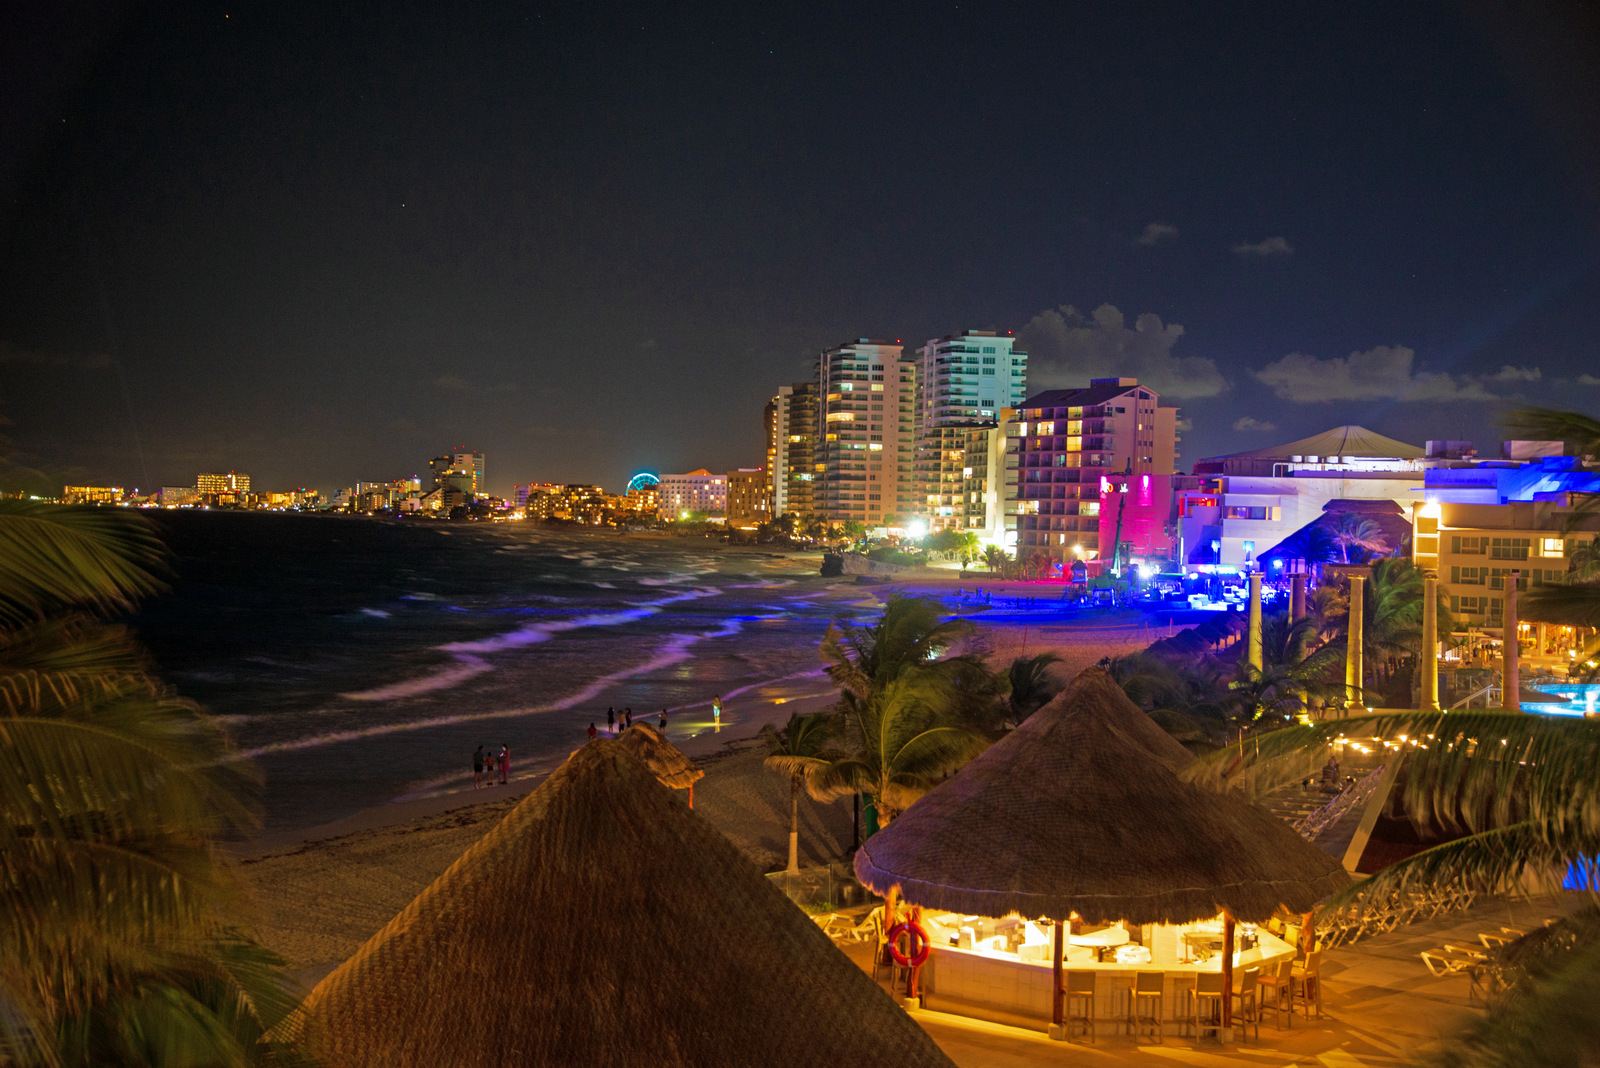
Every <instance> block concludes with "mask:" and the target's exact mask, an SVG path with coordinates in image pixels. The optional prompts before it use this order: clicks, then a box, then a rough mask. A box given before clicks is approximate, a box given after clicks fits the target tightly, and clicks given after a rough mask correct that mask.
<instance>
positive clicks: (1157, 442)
mask: <svg viewBox="0 0 1600 1068" xmlns="http://www.w3.org/2000/svg"><path fill="white" fill-rule="evenodd" d="M1159 401H1160V398H1159V397H1158V396H1157V394H1156V392H1155V391H1154V390H1152V389H1150V388H1149V387H1147V386H1141V385H1139V380H1138V379H1136V378H1096V379H1092V380H1090V383H1089V386H1088V388H1087V389H1053V390H1048V391H1046V392H1043V393H1036V394H1034V395H1033V396H1031V397H1029V398H1028V399H1027V400H1025V401H1023V402H1022V405H1021V408H1020V411H1019V412H1018V421H1017V423H1016V424H1015V428H1014V429H1013V430H1012V434H1013V437H1012V438H1011V441H1012V442H1013V445H1012V458H1013V459H1014V460H1015V463H1016V472H1015V476H1016V479H1017V481H1016V483H1015V485H1016V496H1017V503H1016V509H1017V513H1018V514H1017V552H1018V554H1022V553H1026V552H1028V551H1029V550H1036V551H1040V550H1042V551H1044V552H1045V553H1047V554H1048V555H1049V556H1050V557H1051V559H1053V560H1056V561H1061V562H1066V561H1070V560H1072V559H1074V558H1079V559H1083V560H1094V559H1096V558H1102V557H1103V558H1105V559H1106V560H1109V559H1110V558H1111V553H1112V550H1113V549H1114V546H1113V544H1112V542H1113V540H1114V539H1115V538H1116V536H1117V535H1116V533H1115V527H1114V523H1115V518H1114V517H1112V516H1109V515H1102V514H1101V510H1102V509H1101V506H1102V502H1103V501H1108V500H1109V501H1112V502H1113V503H1114V505H1115V507H1116V508H1117V509H1118V510H1119V514H1120V510H1122V509H1124V508H1128V507H1129V505H1128V504H1127V503H1126V502H1127V501H1128V499H1129V492H1130V490H1129V486H1130V484H1131V485H1132V486H1133V487H1134V489H1135V490H1137V489H1138V488H1140V487H1144V484H1145V483H1147V482H1159V481H1161V480H1163V479H1170V476H1171V475H1172V474H1173V472H1174V468H1175V465H1176V463H1177V414H1178V409H1176V408H1163V407H1161V406H1160V403H1159ZM1146 476H1148V478H1146ZM1166 485H1167V492H1166V493H1165V494H1162V493H1160V492H1152V493H1150V494H1149V496H1150V499H1151V501H1152V502H1154V503H1152V505H1151V507H1159V509H1161V510H1164V509H1166V508H1167V507H1168V502H1169V501H1170V481H1168V482H1167V484H1166ZM1145 488H1151V489H1154V488H1156V487H1145ZM1129 518H1131V516H1130V517H1129Z"/></svg>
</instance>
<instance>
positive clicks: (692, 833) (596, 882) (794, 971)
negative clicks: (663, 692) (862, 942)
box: [285, 726, 952, 1068]
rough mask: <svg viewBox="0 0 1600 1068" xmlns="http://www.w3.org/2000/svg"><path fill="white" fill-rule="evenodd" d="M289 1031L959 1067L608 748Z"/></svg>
mask: <svg viewBox="0 0 1600 1068" xmlns="http://www.w3.org/2000/svg"><path fill="white" fill-rule="evenodd" d="M634 729H635V730H637V729H638V728H637V726H635V728H634ZM285 1030H286V1031H288V1032H290V1033H295V1032H298V1033H299V1034H300V1035H302V1036H303V1037H304V1038H305V1039H306V1041H307V1046H308V1048H309V1051H310V1052H311V1053H312V1054H313V1055H315V1056H316V1057H317V1059H318V1062H319V1063H321V1064H322V1065H324V1066H325V1068H368V1066H370V1068H379V1066H383V1068H435V1066H443V1065H462V1066H472V1068H476V1066H478V1065H505V1066H510V1065H516V1066H519V1068H521V1066H541V1065H563V1066H564V1065H580V1064H581V1065H587V1064H608V1065H609V1064H617V1065H650V1066H652V1068H655V1066H664V1068H691V1066H693V1068H717V1066H719V1065H739V1066H745V1065H816V1066H818V1068H823V1066H827V1068H833V1066H836V1065H908V1066H913V1068H923V1066H926V1068H952V1066H951V1063H950V1060H949V1059H948V1058H947V1057H946V1056H945V1055H944V1054H943V1053H941V1052H940V1051H939V1048H938V1047H937V1046H935V1045H934V1043H933V1040H932V1039H930V1038H929V1037H928V1035H927V1033H926V1032H924V1031H923V1030H922V1029H921V1028H920V1027H918V1026H917V1024H916V1023H915V1022H914V1021H913V1020H912V1019H911V1018H910V1017H909V1016H907V1015H906V1014H905V1012H903V1011H902V1010H901V1009H900V1007H899V1006H898V1005H896V1004H895V1003H894V1001H893V1000H892V999H891V998H890V997H889V995H888V994H886V993H884V991H883V990H882V989H880V988H879V987H878V985H877V984H876V983H874V982H873V981H872V979H871V978H870V977H869V976H868V975H867V974H866V973H865V972H863V971H862V970H861V969H860V968H859V967H857V966H856V965H855V964H853V963H852V962H851V961H850V959H849V958H848V957H846V956H845V955H844V954H842V953H840V952H839V950H838V949H837V948H836V947H835V946H834V945H833V943H832V942H831V941H830V940H829V939H828V937H827V935H825V934H823V933H822V931H821V930H820V929H819V928H818V927H817V925H816V924H815V923H813V922H811V919H810V918H809V917H808V916H806V914H805V913H804V912H802V911H801V910H800V909H798V908H796V907H795V906H794V904H793V903H792V902H790V901H789V899H788V898H787V897H785V896H784V894H783V892H782V891H781V890H779V889H778V888H777V887H775V886H774V885H772V883H771V882H769V881H768V880H767V879H766V878H765V877H764V876H763V875H762V874H761V872H760V871H758V870H757V869H756V867H755V865H753V864H752V863H750V861H749V860H747V859H746V858H745V857H744V856H742V855H741V854H740V853H739V851H738V850H737V849H735V848H734V846H733V845H732V843H730V842H729V841H728V840H727V838H725V837H723V835H722V834H721V833H720V832H718V831H717V830H716V828H714V827H712V826H711V825H710V824H708V823H706V822H705V821H704V820H703V819H701V818H700V817H698V816H696V815H695V814H694V813H693V812H692V811H690V810H689V808H688V807H687V806H686V805H684V804H683V803H682V802H681V801H679V800H678V799H677V798H675V797H673V795H672V793H671V792H670V791H669V790H666V789H664V788H662V787H661V786H660V785H658V784H657V782H656V781H655V778H654V776H652V775H651V773H650V772H649V771H648V770H647V769H646V768H645V766H644V765H643V764H642V763H640V762H639V761H638V760H636V759H635V758H634V757H633V756H632V755H631V754H630V753H629V752H628V750H627V748H626V747H625V746H624V745H623V744H622V743H621V742H616V741H607V740H602V741H596V742H591V743H589V744H588V745H586V746H584V747H583V748H582V749H580V750H578V751H577V752H576V753H574V754H573V755H572V757H571V758H569V759H568V760H567V762H566V763H565V764H563V765H562V766H561V767H560V768H558V769H557V770H556V771H555V772H554V773H553V774H552V775H551V776H550V777H549V778H548V779H546V780H545V781H544V782H543V783H541V784H540V785H539V787H538V788H537V789H535V790H534V791H533V792H532V793H530V794H529V795H528V796H527V797H526V798H524V799H523V800H522V802H521V803H520V804H518V805H517V807H516V808H514V809H513V810H512V811H511V812H510V814H508V815H507V816H506V817H505V819H503V820H501V821H500V823H499V825H497V826H496V827H495V828H494V830H492V831H490V832H489V833H488V834H487V835H485V836H484V837H483V838H482V839H481V840H480V841H479V842H478V843H477V844H476V845H474V846H473V847H472V848H471V849H469V850H468V851H467V852H466V853H465V854H464V855H462V857H461V858H460V859H459V860H457V861H456V862H455V863H454V864H452V865H451V866H450V868H449V870H447V871H446V872H445V873H444V874H443V875H441V876H440V877H439V878H438V879H436V880H435V881H434V882H433V884H432V885H431V886H429V887H428V888H427V889H426V890H424V891H423V892H422V893H421V894H420V895H418V897H417V899H416V900H415V901H413V902H412V903H411V904H410V905H408V906H407V907H406V908H405V910H404V911H402V912H401V913H400V914H399V915H398V916H396V917H395V918H394V919H393V920H391V921H390V922H389V924H388V926H386V927H385V928H384V929H383V930H382V931H379V932H378V933H377V934H376V935H374V936H373V937H372V938H371V939H370V940H369V941H368V942H367V944H366V945H364V946H362V947H361V949H360V950H359V951H357V953H356V955H355V956H354V957H352V958H350V959H349V960H347V961H346V962H345V963H344V964H342V965H341V966H340V967H339V968H338V969H336V970H335V971H334V972H333V973H332V974H331V975H329V976H328V977H327V978H326V979H324V980H323V981H322V982H321V983H319V984H317V987H316V989H315V990H313V991H312V992H311V994H310V996H309V997H308V998H307V999H306V1002H305V1004H304V1005H303V1006H302V1007H301V1010H300V1013H299V1014H298V1016H297V1017H296V1018H295V1019H294V1020H293V1021H292V1022H291V1024H290V1025H289V1026H288V1027H286V1029H285Z"/></svg>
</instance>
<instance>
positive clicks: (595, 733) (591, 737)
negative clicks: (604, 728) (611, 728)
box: [589, 723, 600, 742]
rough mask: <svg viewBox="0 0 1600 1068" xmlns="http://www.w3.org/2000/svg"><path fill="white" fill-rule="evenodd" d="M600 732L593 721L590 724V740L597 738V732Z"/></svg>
mask: <svg viewBox="0 0 1600 1068" xmlns="http://www.w3.org/2000/svg"><path fill="white" fill-rule="evenodd" d="M599 733H600V732H599V731H597V730H595V729H594V724H593V723H591V724H589V740H590V741H591V742H592V741H594V739H595V736H596V735H597V734H599Z"/></svg>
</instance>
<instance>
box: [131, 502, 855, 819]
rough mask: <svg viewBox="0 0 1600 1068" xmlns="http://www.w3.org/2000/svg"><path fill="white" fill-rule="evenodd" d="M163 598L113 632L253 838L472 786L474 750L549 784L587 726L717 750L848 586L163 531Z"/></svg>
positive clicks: (575, 539)
mask: <svg viewBox="0 0 1600 1068" xmlns="http://www.w3.org/2000/svg"><path fill="white" fill-rule="evenodd" d="M157 523H158V525H159V527H160V532H161V534H162V536H163V538H164V539H165V540H166V541H167V543H168V545H169V546H170V547H171V548H172V550H173V553H174V559H173V570H174V575H173V577H172V586H173V589H172V592H171V593H170V594H168V595H165V596H162V597H160V598H157V599H155V600H153V601H152V602H150V603H149V604H147V605H146V606H144V608H143V609H142V610H141V612H140V614H139V615H138V616H136V617H135V618H134V620H133V621H132V622H133V625H134V626H135V628H136V629H137V630H138V632H139V634H140V636H141V637H142V638H143V639H144V641H145V642H146V644H147V645H148V646H149V647H150V649H151V652H152V653H153V655H154V656H155V659H156V661H157V664H158V666H159V668H160V670H161V672H162V675H163V677H164V678H166V679H167V681H168V682H169V683H171V684H172V685H173V686H175V687H176V688H177V689H178V690H179V692H181V693H182V694H184V695H185V696H187V697H190V698H193V699H194V700H196V701H198V702H200V703H201V704H202V705H203V706H205V707H206V709H207V710H208V711H210V712H211V713H212V714H214V715H216V716H218V717H219V718H220V719H221V720H222V722H223V723H224V724H225V725H226V726H227V728H228V730H229V731H230V732H231V733H232V735H233V737H234V739H235V741H236V742H237V744H238V746H239V747H240V749H242V750H243V751H244V752H245V753H247V754H249V755H250V756H251V757H252V758H253V759H254V760H255V761H256V763H257V765H258V766H259V767H260V769H261V771H262V772H263V775H264V779H265V783H264V787H263V791H264V792H263V795H262V803H263V806H264V813H265V821H266V827H267V829H269V830H282V829H286V828H295V827H300V826H312V825H316V824H321V823H326V822H330V821H332V820H336V819H339V818H341V817H343V816H346V815H349V814H350V813H352V812H354V811H356V810H359V809H361V808H365V807H368V806H371V805H375V804H381V803H383V802H385V801H390V800H394V799H398V798H407V797H416V796H425V795H427V794H429V793H436V792H440V791H445V790H451V789H458V788H461V787H463V786H467V785H470V783H471V778H472V774H471V758H472V752H473V750H474V748H475V747H477V746H478V745H483V746H485V748H491V747H492V748H493V749H494V750H495V751H498V749H499V746H500V745H501V744H507V745H509V746H510V748H511V753H512V761H513V764H512V770H513V773H521V774H525V773H528V772H530V771H535V770H548V769H549V768H551V767H554V766H555V765H556V764H558V763H559V762H560V761H561V760H562V759H564V758H565V757H566V755H567V754H568V753H569V752H571V751H572V750H573V749H574V748H576V747H577V746H579V745H581V744H582V743H583V742H584V741H585V740H586V733H585V732H586V730H587V728H588V725H589V724H590V723H591V722H594V723H596V724H597V725H598V726H600V727H601V728H602V729H603V728H604V726H605V714H606V709H607V707H608V706H612V707H615V708H617V709H618V710H621V709H622V708H624V707H630V706H631V707H632V709H633V712H634V716H635V718H640V717H645V716H648V717H650V719H651V722H654V717H655V716H656V715H657V714H658V713H659V711H660V709H662V708H667V709H669V710H670V722H671V727H670V729H669V733H670V734H672V735H674V736H680V737H681V736H683V735H685V734H688V733H696V732H701V731H705V730H708V729H710V728H711V711H710V702H711V699H712V697H714V696H718V695H720V696H722V697H723V700H724V712H723V719H722V723H723V729H724V730H725V731H734V732H737V729H738V727H739V725H740V721H741V718H747V716H748V713H749V711H750V710H751V709H752V708H753V707H754V705H755V704H757V703H758V702H766V703H768V704H770V702H771V701H772V700H774V699H775V698H786V697H792V696H799V695H801V694H802V693H815V692H818V691H819V689H823V688H825V686H823V685H821V684H820V683H819V668H820V659H819V657H818V653H817V646H818V643H819V642H820V641H821V639H822V635H823V632H824V631H825V629H826V627H827V624H828V622H829V620H831V619H833V618H835V617H837V616H840V615H853V614H858V613H861V612H864V611H867V610H869V608H870V597H868V596H866V592H865V591H863V590H861V589H860V588H859V587H854V586H852V585H850V584H847V583H844V582H841V581H840V580H839V579H824V578H821V577H820V576H818V575H817V574H815V570H814V569H815V565H814V564H812V563H811V562H809V561H801V560H796V559H792V558H788V557H784V556H781V555H778V554H754V553H749V552H739V553H730V552H727V551H724V550H722V549H721V547H720V546H718V545H716V544H715V543H712V542H709V541H708V542H707V543H705V547H704V548H700V547H698V546H693V547H689V548H685V547H684V546H683V544H682V543H665V542H661V541H657V540H649V539H640V538H629V537H625V536H622V537H619V536H610V535H603V534H595V535H585V534H568V533H561V532H546V531H543V530H541V529H539V528H537V527H533V526H532V525H523V524H498V525H493V526H491V525H488V524H459V523H458V524H445V523H430V522H422V523H385V522H377V521H372V520H365V519H345V518H331V517H324V516H298V515H281V514H251V513H226V512H181V513H164V514H163V515H162V516H161V517H160V518H159V519H158V520H157Z"/></svg>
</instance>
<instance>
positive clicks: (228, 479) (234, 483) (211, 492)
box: [194, 471, 250, 497]
mask: <svg viewBox="0 0 1600 1068" xmlns="http://www.w3.org/2000/svg"><path fill="white" fill-rule="evenodd" d="M194 490H195V492H196V493H198V494H200V495H201V496H202V497H218V496H222V495H230V496H234V497H237V496H239V495H242V494H245V493H249V492H250V476H249V475H242V474H240V473H239V472H237V471H229V472H228V473H227V474H225V475H223V474H216V473H214V472H202V473H200V474H199V475H197V476H195V480H194Z"/></svg>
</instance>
